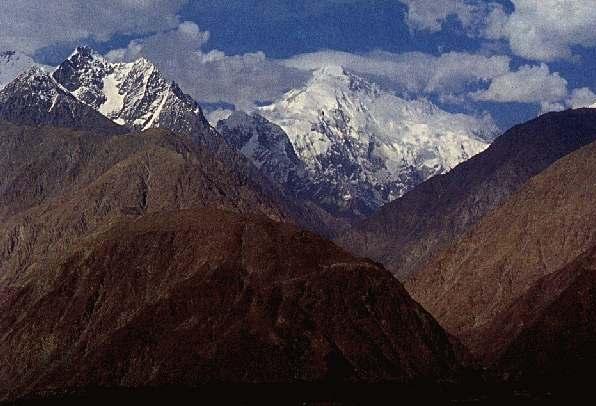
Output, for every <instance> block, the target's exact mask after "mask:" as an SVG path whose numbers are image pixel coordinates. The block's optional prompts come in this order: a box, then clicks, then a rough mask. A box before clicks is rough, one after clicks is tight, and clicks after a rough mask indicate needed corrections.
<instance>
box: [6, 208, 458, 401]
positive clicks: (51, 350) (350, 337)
mask: <svg viewBox="0 0 596 406" xmlns="http://www.w3.org/2000/svg"><path fill="white" fill-rule="evenodd" d="M39 265H40V269H39V271H38V272H37V273H36V274H35V275H33V276H31V277H30V278H29V279H28V280H27V281H25V282H22V283H19V284H13V285H8V288H5V291H4V292H3V294H2V296H1V299H0V331H3V332H4V333H3V334H2V335H1V336H0V399H6V398H9V399H14V398H19V397H23V396H25V395H32V394H42V395H43V396H48V395H51V394H54V393H60V394H64V393H69V391H72V390H76V391H81V390H84V389H86V388H95V387H104V388H123V387H124V388H134V389H140V388H159V387H165V388H167V387H168V386H169V385H176V387H177V388H188V387H193V386H197V385H200V384H202V383H217V382H226V383H283V382H296V383H300V382H301V383H305V382H306V383H307V382H314V383H354V382H398V383H411V382H420V381H422V380H425V379H428V380H431V381H432V380H436V379H446V378H447V379H448V378H449V377H450V376H451V375H452V374H453V373H454V372H456V371H458V369H459V368H460V364H459V361H458V359H457V356H456V353H455V351H454V350H453V347H452V346H451V344H450V341H449V337H448V335H447V334H446V333H445V332H444V331H443V330H442V329H441V328H440V327H439V325H438V324H437V323H436V322H435V321H434V320H433V319H432V317H430V316H429V315H428V313H426V312H425V311H424V310H423V309H422V308H421V307H420V306H419V305H418V304H417V303H416V302H414V301H413V300H412V299H410V297H409V296H408V294H407V292H406V291H405V290H404V289H403V287H402V286H401V284H400V283H399V282H398V281H397V280H396V279H394V278H393V277H392V276H391V275H390V274H389V272H387V271H386V270H384V269H383V268H380V267H379V266H378V265H376V264H374V263H372V262H370V261H369V260H362V259H356V258H354V257H352V256H350V255H349V254H348V253H346V252H345V251H343V250H341V249H340V248H338V247H337V246H335V245H334V244H332V243H330V242H328V241H326V240H323V239H322V238H320V237H318V236H315V235H313V234H310V233H307V232H305V231H302V230H301V229H299V228H297V227H294V226H292V225H288V224H280V223H276V222H273V221H269V220H267V219H265V218H262V217H258V216H257V217H253V216H250V217H246V216H239V215H237V214H233V213H231V212H226V211H219V210H213V209H207V210H205V209H203V210H197V209H195V210H182V211H174V212H165V213H153V214H149V215H145V216H142V217H140V218H138V219H134V220H130V221H125V222H123V223H118V224H116V225H114V227H113V228H111V229H110V230H108V231H106V232H104V233H101V234H99V235H96V236H94V237H93V238H91V239H89V240H87V241H83V242H81V243H80V244H78V247H77V248H76V249H75V251H74V252H73V253H72V254H70V255H68V256H67V257H65V258H63V259H60V260H57V261H56V262H46V263H41V264H39ZM4 286H6V285H4Z"/></svg>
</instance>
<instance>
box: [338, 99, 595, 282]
mask: <svg viewBox="0 0 596 406" xmlns="http://www.w3.org/2000/svg"><path fill="white" fill-rule="evenodd" d="M595 140H596V109H579V110H568V111H564V112H558V113H549V114H546V115H543V116H541V117H538V118H536V119H535V120H532V121H530V122H528V123H526V124H523V125H518V126H515V127H513V128H512V129H511V130H509V131H507V132H506V133H505V134H503V135H502V136H501V137H499V138H497V139H496V140H495V141H494V142H493V144H492V145H491V146H490V147H489V148H488V149H487V150H486V151H484V152H482V153H480V154H478V155H477V156H475V157H473V158H472V159H470V160H468V161H466V162H464V163H462V164H461V165H459V166H457V167H456V168H455V169H453V170H452V171H451V172H449V173H448V174H446V175H440V176H436V177H434V178H431V179H430V180H428V181H426V182H425V183H423V184H421V185H419V186H417V187H416V188H414V189H413V190H412V191H411V192H409V193H407V194H406V195H405V196H404V197H402V198H400V199H398V200H396V201H395V202H393V203H390V204H387V205H385V206H384V207H382V208H381V209H380V210H379V211H378V212H377V213H376V214H374V215H373V216H371V217H370V218H369V219H367V220H365V221H364V222H363V223H362V224H360V225H358V226H357V227H355V228H354V229H353V230H352V231H351V232H350V233H345V234H343V235H341V236H340V237H339V238H338V242H339V244H340V245H342V246H344V247H346V248H348V249H349V250H350V251H351V252H354V253H355V254H357V255H362V256H366V257H370V258H373V259H374V260H377V261H379V262H381V263H383V264H384V265H385V266H386V267H387V268H388V269H389V270H391V271H392V272H393V273H394V274H395V275H397V276H398V277H399V278H402V279H405V278H406V277H408V276H409V275H412V274H414V273H416V272H417V271H418V270H420V269H421V268H423V267H424V266H425V265H426V263H427V262H428V261H429V259H430V258H431V257H433V256H434V255H435V254H436V252H437V251H440V250H442V249H444V248H446V247H448V246H449V245H450V244H451V243H453V242H455V241H457V240H458V239H460V238H461V237H462V236H463V235H464V234H465V233H466V232H467V231H469V230H470V229H471V228H472V227H474V225H476V224H477V223H478V222H479V221H480V220H481V219H482V218H484V216H485V215H487V214H488V213H490V212H491V211H492V210H494V209H495V208H497V207H499V206H500V205H501V204H502V203H503V202H505V201H506V200H507V198H508V197H509V196H511V195H512V194H513V193H515V192H517V191H518V190H519V189H520V188H521V187H522V186H523V185H524V184H525V182H526V181H527V180H528V179H530V178H531V177H532V176H534V175H537V174H538V173H540V172H541V171H543V170H544V169H546V168H547V167H548V166H549V165H551V164H552V163H553V162H555V161H556V160H558V159H559V158H561V157H563V156H565V155H567V154H569V153H570V152H573V151H575V150H576V149H578V148H580V147H582V146H584V145H586V144H589V143H590V142H593V141H595ZM586 175H587V174H586ZM563 181H564V180H563Z"/></svg>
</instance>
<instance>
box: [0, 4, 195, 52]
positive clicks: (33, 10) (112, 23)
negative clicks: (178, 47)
mask: <svg viewBox="0 0 596 406" xmlns="http://www.w3.org/2000/svg"><path fill="white" fill-rule="evenodd" d="M186 1H187V0H92V1H81V0H60V1H58V0H2V1H0V49H2V48H6V49H15V48H16V49H18V50H20V51H23V52H25V53H28V54H33V53H34V52H35V51H37V50H39V49H42V48H44V47H47V46H50V45H55V44H60V43H63V44H64V43H69V44H71V43H76V42H78V41H81V40H84V39H93V40H96V41H107V40H109V39H110V38H111V37H112V36H114V35H116V34H148V33H153V32H158V31H161V30H166V29H171V28H173V27H176V26H177V25H178V17H177V16H176V13H177V12H178V10H180V8H181V7H182V6H183V5H184V4H185V3H186Z"/></svg>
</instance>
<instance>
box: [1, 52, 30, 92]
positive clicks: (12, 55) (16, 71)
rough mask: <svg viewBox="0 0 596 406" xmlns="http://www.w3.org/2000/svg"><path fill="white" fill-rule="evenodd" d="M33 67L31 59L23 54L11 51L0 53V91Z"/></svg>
mask: <svg viewBox="0 0 596 406" xmlns="http://www.w3.org/2000/svg"><path fill="white" fill-rule="evenodd" d="M33 65H35V62H34V61H33V59H32V58H30V57H29V56H27V55H25V54H22V53H20V52H17V51H12V50H9V51H0V89H2V88H3V87H4V86H6V85H7V84H8V83H10V82H11V81H13V80H14V79H15V78H16V77H17V76H19V75H20V74H21V73H23V72H24V71H25V70H27V69H28V68H29V67H30V66H33Z"/></svg>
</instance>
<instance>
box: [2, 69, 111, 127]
mask: <svg viewBox="0 0 596 406" xmlns="http://www.w3.org/2000/svg"><path fill="white" fill-rule="evenodd" d="M0 119H2V120H6V121H11V122H14V123H19V124H26V125H40V124H49V125H53V126H56V127H68V128H75V129H101V130H102V131H121V130H122V129H121V128H120V126H118V125H117V124H115V123H114V122H112V121H111V120H108V119H107V118H105V117H103V116H102V115H101V114H99V113H98V112H97V111H95V110H94V109H93V108H91V107H90V106H87V105H86V104H84V103H81V102H80V101H78V100H77V99H76V98H75V97H74V96H73V95H71V94H70V93H69V92H68V91H66V90H65V89H64V88H63V87H62V86H61V85H60V84H59V83H57V82H56V81H55V80H54V79H53V78H52V77H51V76H50V74H49V73H48V72H46V71H45V70H44V69H43V68H41V67H39V66H36V65H34V66H32V67H30V68H29V69H28V70H27V71H25V72H24V73H22V74H20V75H19V76H18V77H17V78H16V79H14V80H13V81H12V82H10V83H9V84H8V85H6V86H5V87H4V88H3V89H2V90H0Z"/></svg>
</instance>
